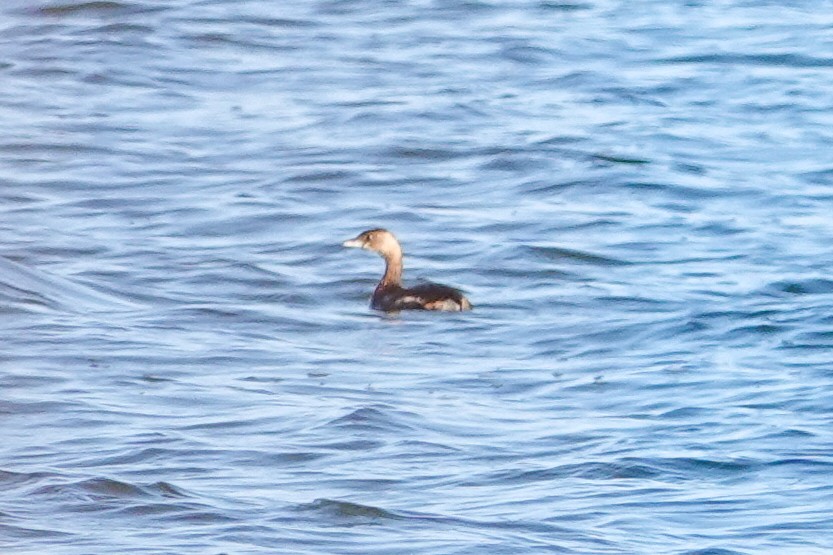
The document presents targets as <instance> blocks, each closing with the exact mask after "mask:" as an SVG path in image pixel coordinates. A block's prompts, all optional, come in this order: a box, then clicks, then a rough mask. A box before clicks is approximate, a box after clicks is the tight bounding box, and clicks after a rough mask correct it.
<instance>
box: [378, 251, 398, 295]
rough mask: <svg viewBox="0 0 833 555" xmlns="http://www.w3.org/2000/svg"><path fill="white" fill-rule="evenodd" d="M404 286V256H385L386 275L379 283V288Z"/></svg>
mask: <svg viewBox="0 0 833 555" xmlns="http://www.w3.org/2000/svg"><path fill="white" fill-rule="evenodd" d="M390 285H402V255H401V254H396V253H394V254H391V255H388V256H385V275H383V276H382V281H380V282H379V287H385V286H390Z"/></svg>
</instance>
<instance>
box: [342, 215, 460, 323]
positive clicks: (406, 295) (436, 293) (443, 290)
mask: <svg viewBox="0 0 833 555" xmlns="http://www.w3.org/2000/svg"><path fill="white" fill-rule="evenodd" d="M342 245H343V246H345V247H354V248H360V249H366V250H370V251H374V252H376V253H379V255H380V256H381V257H382V258H384V259H385V274H384V275H383V276H382V279H381V280H380V281H379V285H377V286H376V290H375V291H373V297H371V300H370V306H371V307H372V308H374V309H375V310H383V311H385V312H395V311H398V310H407V309H417V310H445V311H461V310H471V303H470V302H469V300H468V299H467V298H466V297H465V296H464V295H463V293H462V292H460V291H459V290H458V289H455V288H453V287H449V286H447V285H440V284H438V283H423V284H420V285H417V286H415V287H410V288H405V287H403V286H402V247H401V246H400V245H399V241H397V240H396V237H394V235H393V233H391V232H390V231H388V230H386V229H369V230H367V231H365V232H363V233H360V234H359V235H358V236H357V237H356V238H355V239H350V240H349V241H345V242H344V243H342Z"/></svg>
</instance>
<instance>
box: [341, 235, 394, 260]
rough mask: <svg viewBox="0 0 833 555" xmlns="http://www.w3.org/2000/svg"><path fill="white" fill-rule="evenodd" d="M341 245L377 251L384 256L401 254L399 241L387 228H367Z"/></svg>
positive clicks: (391, 256)
mask: <svg viewBox="0 0 833 555" xmlns="http://www.w3.org/2000/svg"><path fill="white" fill-rule="evenodd" d="M342 245H343V246H345V247H354V248H359V249H367V250H369V251H374V252H378V253H379V254H380V255H382V256H383V257H385V258H397V257H401V256H402V248H401V247H400V246H399V241H397V240H396V237H394V236H393V233H391V232H390V231H388V230H387V229H381V228H380V229H369V230H367V231H365V232H363V233H360V234H359V236H358V237H356V238H355V239H350V240H349V241H345V242H344V243H342Z"/></svg>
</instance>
